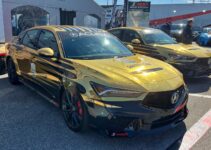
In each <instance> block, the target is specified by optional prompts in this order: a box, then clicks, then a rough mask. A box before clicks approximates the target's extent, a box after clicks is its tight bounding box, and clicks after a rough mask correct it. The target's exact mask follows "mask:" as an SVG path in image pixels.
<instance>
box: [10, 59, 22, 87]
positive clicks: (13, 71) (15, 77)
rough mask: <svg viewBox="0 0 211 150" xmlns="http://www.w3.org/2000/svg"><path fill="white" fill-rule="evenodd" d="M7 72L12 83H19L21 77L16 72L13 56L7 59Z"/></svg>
mask: <svg viewBox="0 0 211 150" xmlns="http://www.w3.org/2000/svg"><path fill="white" fill-rule="evenodd" d="M7 72H8V78H9V81H10V83H12V84H14V85H16V84H19V79H18V75H17V73H16V68H15V64H14V62H13V61H12V59H11V58H10V59H9V60H8V61H7Z"/></svg>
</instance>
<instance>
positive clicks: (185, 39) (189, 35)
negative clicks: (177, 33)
mask: <svg viewBox="0 0 211 150" xmlns="http://www.w3.org/2000/svg"><path fill="white" fill-rule="evenodd" d="M192 26H193V19H190V20H188V21H187V25H186V27H185V28H184V30H183V32H182V43H184V44H192V42H193V30H192Z"/></svg>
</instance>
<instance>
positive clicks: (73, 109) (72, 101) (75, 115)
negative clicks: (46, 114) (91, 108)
mask: <svg viewBox="0 0 211 150" xmlns="http://www.w3.org/2000/svg"><path fill="white" fill-rule="evenodd" d="M61 106H62V111H63V116H64V119H65V122H66V124H67V126H68V127H69V128H70V129H71V130H72V131H74V132H82V131H84V130H85V129H86V128H87V122H88V113H87V110H86V107H85V104H84V102H83V100H82V98H81V97H80V96H79V94H76V95H75V96H71V95H70V94H69V93H68V92H64V93H63V95H62V102H61Z"/></svg>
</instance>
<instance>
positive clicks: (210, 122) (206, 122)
mask: <svg viewBox="0 0 211 150" xmlns="http://www.w3.org/2000/svg"><path fill="white" fill-rule="evenodd" d="M210 127H211V109H210V110H209V111H208V112H207V113H206V114H205V115H204V116H203V117H202V118H201V119H200V120H199V121H198V122H196V123H195V124H194V125H193V126H192V127H191V128H190V129H189V130H188V131H187V132H186V133H185V135H184V136H183V139H182V141H181V145H180V148H179V150H189V149H191V148H192V147H193V146H194V145H195V144H196V142H197V141H199V140H200V138H201V137H203V135H205V134H206V132H207V131H208V130H209V129H210Z"/></svg>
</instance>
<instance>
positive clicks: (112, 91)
mask: <svg viewBox="0 0 211 150" xmlns="http://www.w3.org/2000/svg"><path fill="white" fill-rule="evenodd" d="M90 84H91V86H92V88H93V89H94V91H95V92H96V94H97V95H98V96H101V97H128V98H134V97H139V96H141V94H143V93H141V92H138V91H130V90H124V89H117V88H111V87H107V86H104V85H101V84H98V83H94V82H90Z"/></svg>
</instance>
